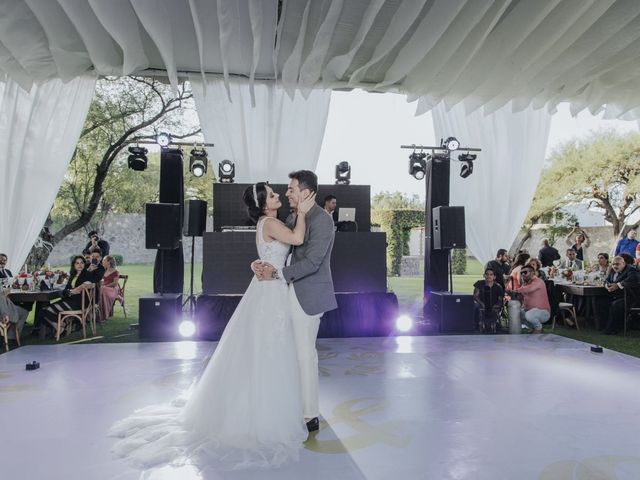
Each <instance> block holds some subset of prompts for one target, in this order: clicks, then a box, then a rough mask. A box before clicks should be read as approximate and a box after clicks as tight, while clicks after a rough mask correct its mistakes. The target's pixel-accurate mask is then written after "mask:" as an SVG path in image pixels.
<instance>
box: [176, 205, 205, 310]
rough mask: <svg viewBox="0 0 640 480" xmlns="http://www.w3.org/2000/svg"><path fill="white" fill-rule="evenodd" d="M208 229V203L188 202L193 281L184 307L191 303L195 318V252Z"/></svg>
mask: <svg viewBox="0 0 640 480" xmlns="http://www.w3.org/2000/svg"><path fill="white" fill-rule="evenodd" d="M206 229H207V202H206V201H204V200H187V202H186V204H185V206H184V229H183V234H184V236H185V237H191V280H190V282H189V296H188V297H187V299H186V300H185V301H184V303H183V304H182V306H183V307H184V306H185V305H186V304H187V303H189V315H190V316H191V318H193V312H194V311H195V307H196V297H195V295H194V294H193V257H194V251H195V244H196V237H202V235H203V234H204V232H205V230H206Z"/></svg>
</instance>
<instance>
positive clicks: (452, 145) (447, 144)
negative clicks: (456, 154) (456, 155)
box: [442, 137, 460, 152]
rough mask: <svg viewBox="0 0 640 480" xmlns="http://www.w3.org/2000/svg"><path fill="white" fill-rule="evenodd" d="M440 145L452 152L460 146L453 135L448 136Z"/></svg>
mask: <svg viewBox="0 0 640 480" xmlns="http://www.w3.org/2000/svg"><path fill="white" fill-rule="evenodd" d="M442 146H443V147H444V148H446V149H447V150H449V151H450V152H453V151H454V150H457V149H458V148H459V147H460V142H459V141H458V139H457V138H455V137H449V138H447V139H446V140H445V141H444V142H443V143H442Z"/></svg>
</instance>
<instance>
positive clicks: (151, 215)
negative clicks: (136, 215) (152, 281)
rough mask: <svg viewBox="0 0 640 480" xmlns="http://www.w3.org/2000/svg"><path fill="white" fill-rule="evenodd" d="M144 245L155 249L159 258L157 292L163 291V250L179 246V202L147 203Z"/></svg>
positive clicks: (180, 233)
mask: <svg viewBox="0 0 640 480" xmlns="http://www.w3.org/2000/svg"><path fill="white" fill-rule="evenodd" d="M145 210H146V211H145V213H146V223H145V247H146V248H147V249H149V250H153V249H157V250H158V254H159V258H160V281H159V293H160V295H162V294H163V293H164V263H165V262H164V252H165V251H166V250H176V249H177V248H180V244H181V238H182V230H181V228H180V227H181V225H180V219H181V214H182V212H181V209H180V204H179V203H147V205H146V209H145ZM174 293H176V292H174Z"/></svg>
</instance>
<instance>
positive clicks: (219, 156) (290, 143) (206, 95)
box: [190, 75, 331, 183]
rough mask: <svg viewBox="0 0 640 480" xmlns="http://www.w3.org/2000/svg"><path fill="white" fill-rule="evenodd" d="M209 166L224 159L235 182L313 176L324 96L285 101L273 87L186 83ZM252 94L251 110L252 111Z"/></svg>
mask: <svg viewBox="0 0 640 480" xmlns="http://www.w3.org/2000/svg"><path fill="white" fill-rule="evenodd" d="M190 81H191V84H192V88H193V95H194V99H195V103H196V108H197V110H198V116H199V117H200V125H201V127H202V132H203V134H204V138H205V140H206V141H207V142H211V143H214V144H215V147H214V148H212V149H210V150H209V158H210V160H211V163H212V166H216V165H217V164H218V163H219V162H220V161H222V160H223V159H229V160H231V161H233V162H234V163H235V166H236V177H235V179H236V181H237V182H247V183H252V182H258V181H264V180H268V181H270V182H272V183H287V182H288V181H289V180H288V174H289V172H291V171H292V170H300V169H306V170H312V171H313V170H315V168H316V166H317V164H318V158H319V155H320V147H321V146H322V139H323V137H324V130H325V126H326V124H327V116H328V113H329V102H330V99H331V92H330V91H320V90H313V91H312V92H310V93H309V95H308V97H307V98H304V97H303V96H302V95H301V94H300V93H296V94H295V95H294V97H293V98H290V97H289V96H288V95H286V93H285V92H284V90H282V89H281V88H280V87H278V86H277V85H276V84H274V83H273V82H255V84H254V85H253V92H252V91H251V90H252V89H251V87H250V84H249V82H248V81H247V80H239V79H232V80H231V82H230V83H229V84H228V86H229V90H228V91H227V86H226V85H225V82H224V80H223V79H222V78H221V77H216V76H207V77H206V83H205V82H204V81H203V80H202V77H201V76H200V75H193V76H191V77H190ZM252 93H253V95H255V106H252V103H253V102H252V100H253V98H252Z"/></svg>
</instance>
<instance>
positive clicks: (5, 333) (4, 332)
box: [0, 322, 20, 352]
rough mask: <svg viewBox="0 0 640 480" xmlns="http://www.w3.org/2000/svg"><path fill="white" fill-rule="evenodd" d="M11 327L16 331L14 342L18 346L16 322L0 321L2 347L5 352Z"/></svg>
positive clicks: (18, 336)
mask: <svg viewBox="0 0 640 480" xmlns="http://www.w3.org/2000/svg"><path fill="white" fill-rule="evenodd" d="M12 329H13V330H15V332H16V343H17V344H18V346H20V332H19V331H18V326H17V324H15V323H11V322H7V323H0V336H2V337H3V338H4V349H5V351H6V352H8V351H9V332H10V331H11V330H12Z"/></svg>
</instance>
